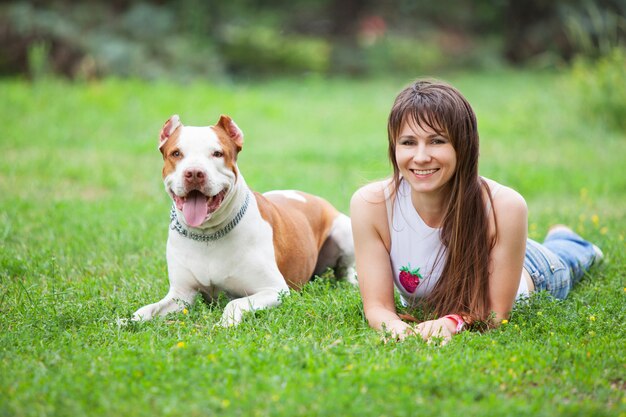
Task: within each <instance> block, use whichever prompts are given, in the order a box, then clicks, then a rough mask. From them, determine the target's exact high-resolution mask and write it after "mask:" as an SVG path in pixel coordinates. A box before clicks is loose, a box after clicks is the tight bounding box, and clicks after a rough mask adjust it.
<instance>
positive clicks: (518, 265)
mask: <svg viewBox="0 0 626 417" xmlns="http://www.w3.org/2000/svg"><path fill="white" fill-rule="evenodd" d="M387 131H388V139H389V157H390V159H391V163H392V166H393V170H394V172H393V177H392V178H391V179H390V180H384V181H379V182H376V183H373V184H369V185H367V186H365V187H363V188H361V189H360V190H358V191H357V192H356V194H355V195H354V196H353V198H352V201H351V214H352V224H353V226H352V227H353V233H354V241H355V251H356V266H357V274H358V277H359V286H360V290H361V295H362V299H363V306H364V311H365V315H366V317H367V320H368V322H369V324H370V326H372V327H374V328H375V329H386V330H388V331H390V332H391V334H392V335H393V336H394V337H397V338H398V339H403V338H405V337H406V336H408V335H411V334H419V335H421V337H422V338H424V339H425V340H428V339H430V338H431V337H433V336H436V337H443V338H444V339H445V340H448V339H450V337H451V336H452V335H454V334H456V333H458V332H460V331H461V330H462V329H463V328H464V327H465V325H466V324H473V325H478V324H481V325H483V326H487V327H493V326H496V325H498V324H499V323H500V322H501V321H502V320H504V319H507V318H508V316H509V313H510V311H511V309H512V307H513V305H514V303H515V300H516V299H517V298H518V297H520V296H526V295H528V294H529V292H530V291H533V290H535V289H537V290H548V291H550V293H551V294H552V295H554V296H555V297H558V298H564V297H565V296H566V295H567V293H568V292H569V289H570V288H571V286H572V285H573V284H574V283H576V282H577V281H578V280H580V278H581V277H582V275H583V274H584V273H585V271H586V270H587V269H588V268H589V267H590V266H591V265H592V264H593V263H594V262H595V261H597V260H598V259H601V258H602V253H601V252H600V250H599V249H598V248H597V247H595V246H594V245H592V244H591V243H589V242H586V241H585V240H583V239H582V238H580V236H578V235H576V234H575V233H574V232H573V231H571V230H570V229H569V228H567V227H564V226H560V227H558V228H555V229H554V230H553V232H551V233H550V234H549V235H548V237H547V238H546V241H545V242H544V244H543V245H540V244H538V243H537V242H534V241H532V240H528V239H527V224H528V215H527V208H526V202H525V201H524V199H523V198H522V196H521V195H519V194H518V193H517V192H516V191H514V190H513V189H511V188H508V187H505V186H503V185H500V184H498V183H497V182H495V181H492V180H489V179H486V178H483V177H480V176H479V175H478V154H479V152H478V151H479V140H478V128H477V122H476V116H475V115H474V112H473V110H472V108H471V106H470V105H469V103H468V102H467V100H466V99H465V98H464V97H463V96H462V95H461V93H460V92H459V91H458V90H456V89H455V88H454V87H452V86H449V85H447V84H444V83H441V82H437V81H417V82H415V83H414V84H412V85H411V86H409V87H407V88H406V89H404V90H403V91H402V92H401V93H400V94H399V95H398V97H397V98H396V101H395V103H394V105H393V108H392V110H391V114H390V116H389V121H388V127H387ZM410 265H413V268H411V266H410ZM394 287H395V290H396V291H397V292H398V293H399V294H400V296H401V299H402V301H403V303H404V304H405V305H409V306H411V307H425V315H426V317H427V320H426V321H423V322H420V323H419V324H418V325H417V326H416V327H415V328H413V327H411V326H409V325H408V324H407V323H405V322H404V321H402V320H401V319H400V316H399V315H398V314H397V312H396V308H395V301H394ZM410 319H411V320H414V321H417V319H413V318H410Z"/></svg>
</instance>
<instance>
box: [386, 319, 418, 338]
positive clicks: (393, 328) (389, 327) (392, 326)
mask: <svg viewBox="0 0 626 417" xmlns="http://www.w3.org/2000/svg"><path fill="white" fill-rule="evenodd" d="M414 335H415V332H414V331H413V328H412V327H411V326H409V325H408V324H406V323H405V322H403V321H402V320H400V319H398V320H392V321H388V322H385V323H384V324H383V342H385V343H387V342H389V341H396V342H400V341H402V340H404V339H405V338H406V337H407V336H414Z"/></svg>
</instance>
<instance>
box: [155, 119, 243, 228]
mask: <svg viewBox="0 0 626 417" xmlns="http://www.w3.org/2000/svg"><path fill="white" fill-rule="evenodd" d="M179 130H180V131H179V132H178V131H177V133H178V134H177V135H175V136H174V137H172V138H171V139H170V140H168V142H167V143H166V144H165V146H164V148H163V149H162V152H163V158H164V162H165V164H164V167H163V183H164V184H165V189H166V191H167V192H168V193H169V194H170V196H171V197H172V199H173V200H174V202H175V204H176V207H177V208H178V209H179V210H181V211H182V212H183V215H184V217H185V220H186V222H187V223H188V224H189V225H190V226H192V227H197V226H199V225H201V224H202V223H203V222H204V221H206V220H208V219H209V218H210V217H211V215H212V214H213V212H215V211H216V210H217V209H219V207H220V205H221V203H222V201H223V200H224V197H225V196H226V195H227V194H228V191H229V190H231V189H232V188H233V185H234V183H235V181H236V179H237V166H236V162H235V157H236V153H234V152H233V151H232V149H227V148H228V146H227V145H228V144H227V143H225V142H224V141H223V140H222V139H220V138H219V137H218V135H217V134H216V132H215V130H214V129H213V128H211V127H194V126H181V127H180V128H179ZM231 148H232V146H231Z"/></svg>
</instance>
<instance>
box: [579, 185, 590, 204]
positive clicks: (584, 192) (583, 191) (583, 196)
mask: <svg viewBox="0 0 626 417" xmlns="http://www.w3.org/2000/svg"><path fill="white" fill-rule="evenodd" d="M588 195H589V190H587V189H586V188H584V187H583V188H581V189H580V199H581V200H583V201H584V200H586V199H587V196H588Z"/></svg>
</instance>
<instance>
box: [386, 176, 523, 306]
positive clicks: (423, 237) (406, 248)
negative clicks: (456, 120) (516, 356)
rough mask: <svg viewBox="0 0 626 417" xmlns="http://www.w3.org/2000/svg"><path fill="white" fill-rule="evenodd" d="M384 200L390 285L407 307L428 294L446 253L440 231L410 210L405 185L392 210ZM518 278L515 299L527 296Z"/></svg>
mask: <svg viewBox="0 0 626 417" xmlns="http://www.w3.org/2000/svg"><path fill="white" fill-rule="evenodd" d="M500 187H501V186H500V184H497V185H496V186H495V187H494V188H493V189H492V190H491V195H492V196H494V197H495V194H496V193H497V192H498V190H499V189H500ZM386 197H387V199H386V201H387V220H388V224H389V233H390V236H391V250H390V253H389V258H390V260H391V268H392V271H393V282H394V285H395V287H396V289H397V291H398V292H399V293H400V296H401V299H402V302H403V304H405V305H407V304H410V301H411V300H412V299H414V298H421V297H425V296H427V295H429V294H430V293H431V291H432V290H433V288H434V287H435V285H436V284H437V281H439V277H440V276H441V271H442V270H443V266H444V263H445V261H446V255H447V250H446V248H445V246H444V245H443V243H442V242H441V237H440V230H441V229H440V228H433V227H430V226H428V225H427V224H426V223H425V222H424V220H422V218H421V217H420V215H419V214H418V213H417V210H415V208H414V207H413V203H412V201H411V187H410V185H409V184H408V183H407V182H406V181H401V182H400V187H399V188H398V191H397V192H396V196H395V201H394V204H393V210H391V207H390V206H391V202H390V199H389V198H388V196H386ZM489 209H491V206H490V207H489ZM521 278H522V279H521V281H520V287H519V288H518V291H517V296H518V297H519V296H520V295H527V294H528V288H527V285H526V280H525V279H524V277H521Z"/></svg>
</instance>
